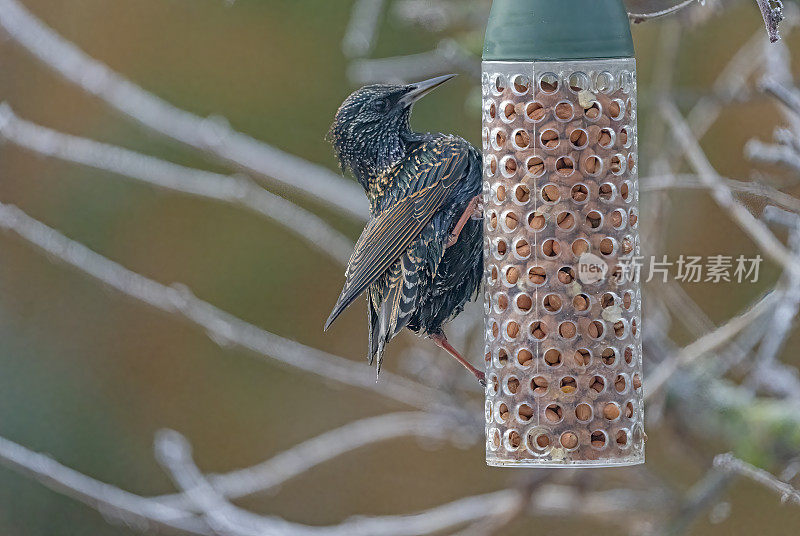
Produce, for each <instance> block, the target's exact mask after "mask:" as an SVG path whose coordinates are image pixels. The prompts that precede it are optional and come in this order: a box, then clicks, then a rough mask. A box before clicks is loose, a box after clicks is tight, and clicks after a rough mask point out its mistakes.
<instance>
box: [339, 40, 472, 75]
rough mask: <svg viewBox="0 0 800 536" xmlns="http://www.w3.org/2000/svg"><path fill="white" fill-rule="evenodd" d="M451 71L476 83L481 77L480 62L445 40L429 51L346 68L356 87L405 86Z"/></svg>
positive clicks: (353, 64) (363, 62) (380, 59)
mask: <svg viewBox="0 0 800 536" xmlns="http://www.w3.org/2000/svg"><path fill="white" fill-rule="evenodd" d="M454 70H455V71H461V72H466V73H468V74H469V75H470V76H471V77H472V78H474V79H476V80H479V79H480V76H481V65H480V61H479V60H478V59H477V58H474V57H472V56H471V55H469V54H467V53H466V52H465V51H464V50H463V49H462V48H461V46H460V45H459V44H458V43H457V42H455V41H453V40H452V39H444V40H442V41H441V42H440V43H439V44H438V45H437V46H436V48H434V49H433V50H431V51H429V52H422V53H420V54H410V55H407V56H396V57H391V58H378V59H361V60H357V61H354V62H352V63H351V64H350V66H349V67H348V69H347V77H348V78H349V79H350V80H351V81H352V82H353V83H356V84H370V83H377V82H381V83H387V82H389V83H391V82H393V83H408V82H414V81H417V80H420V79H423V78H428V77H431V76H436V75H440V74H445V73H448V72H452V71H454Z"/></svg>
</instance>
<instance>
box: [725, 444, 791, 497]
mask: <svg viewBox="0 0 800 536" xmlns="http://www.w3.org/2000/svg"><path fill="white" fill-rule="evenodd" d="M714 466H715V467H719V468H720V469H722V470H725V471H730V472H732V473H736V474H738V475H742V476H745V477H747V478H749V479H750V480H752V481H754V482H758V483H759V484H761V485H762V486H764V487H766V488H769V489H771V490H772V491H774V492H776V493H777V494H778V495H780V497H781V502H784V503H786V502H789V503H794V504H800V491H798V490H797V489H795V488H794V487H792V486H791V485H790V484H787V483H786V482H782V481H780V480H778V479H777V478H776V477H775V475H773V474H772V473H770V472H768V471H765V470H764V469H760V468H758V467H755V466H753V465H750V464H749V463H747V462H745V461H743V460H740V459H739V458H737V457H735V456H734V455H733V454H731V453H730V452H729V453H726V454H720V455H718V456H717V457H716V458H714Z"/></svg>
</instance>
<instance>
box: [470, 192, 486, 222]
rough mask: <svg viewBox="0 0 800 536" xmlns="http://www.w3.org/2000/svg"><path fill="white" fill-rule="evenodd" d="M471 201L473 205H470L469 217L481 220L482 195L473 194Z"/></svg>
mask: <svg viewBox="0 0 800 536" xmlns="http://www.w3.org/2000/svg"><path fill="white" fill-rule="evenodd" d="M472 203H474V206H473V207H472V209H473V210H472V216H470V219H473V220H482V219H483V197H482V196H475V197H474V198H472Z"/></svg>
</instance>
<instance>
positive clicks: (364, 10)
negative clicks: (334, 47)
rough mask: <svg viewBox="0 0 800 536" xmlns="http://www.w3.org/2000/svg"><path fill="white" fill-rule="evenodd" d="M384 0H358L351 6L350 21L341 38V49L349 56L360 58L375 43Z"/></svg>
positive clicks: (367, 52)
mask: <svg viewBox="0 0 800 536" xmlns="http://www.w3.org/2000/svg"><path fill="white" fill-rule="evenodd" d="M385 3H386V2H385V0H358V1H356V2H355V3H354V4H353V7H352V8H351V13H352V15H351V16H350V23H349V24H348V25H347V30H346V31H345V34H344V39H343V40H342V51H343V52H344V55H345V56H347V57H349V58H360V57H363V56H366V55H367V54H369V52H370V51H371V50H372V48H373V46H374V45H375V34H376V33H377V30H378V23H379V22H380V18H381V14H382V13H383V6H384V4H385Z"/></svg>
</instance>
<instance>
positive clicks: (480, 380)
mask: <svg viewBox="0 0 800 536" xmlns="http://www.w3.org/2000/svg"><path fill="white" fill-rule="evenodd" d="M475 377H476V378H478V383H480V384H481V387H483V388H486V374H484V373H483V372H480V371H478V372H476V373H475Z"/></svg>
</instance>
